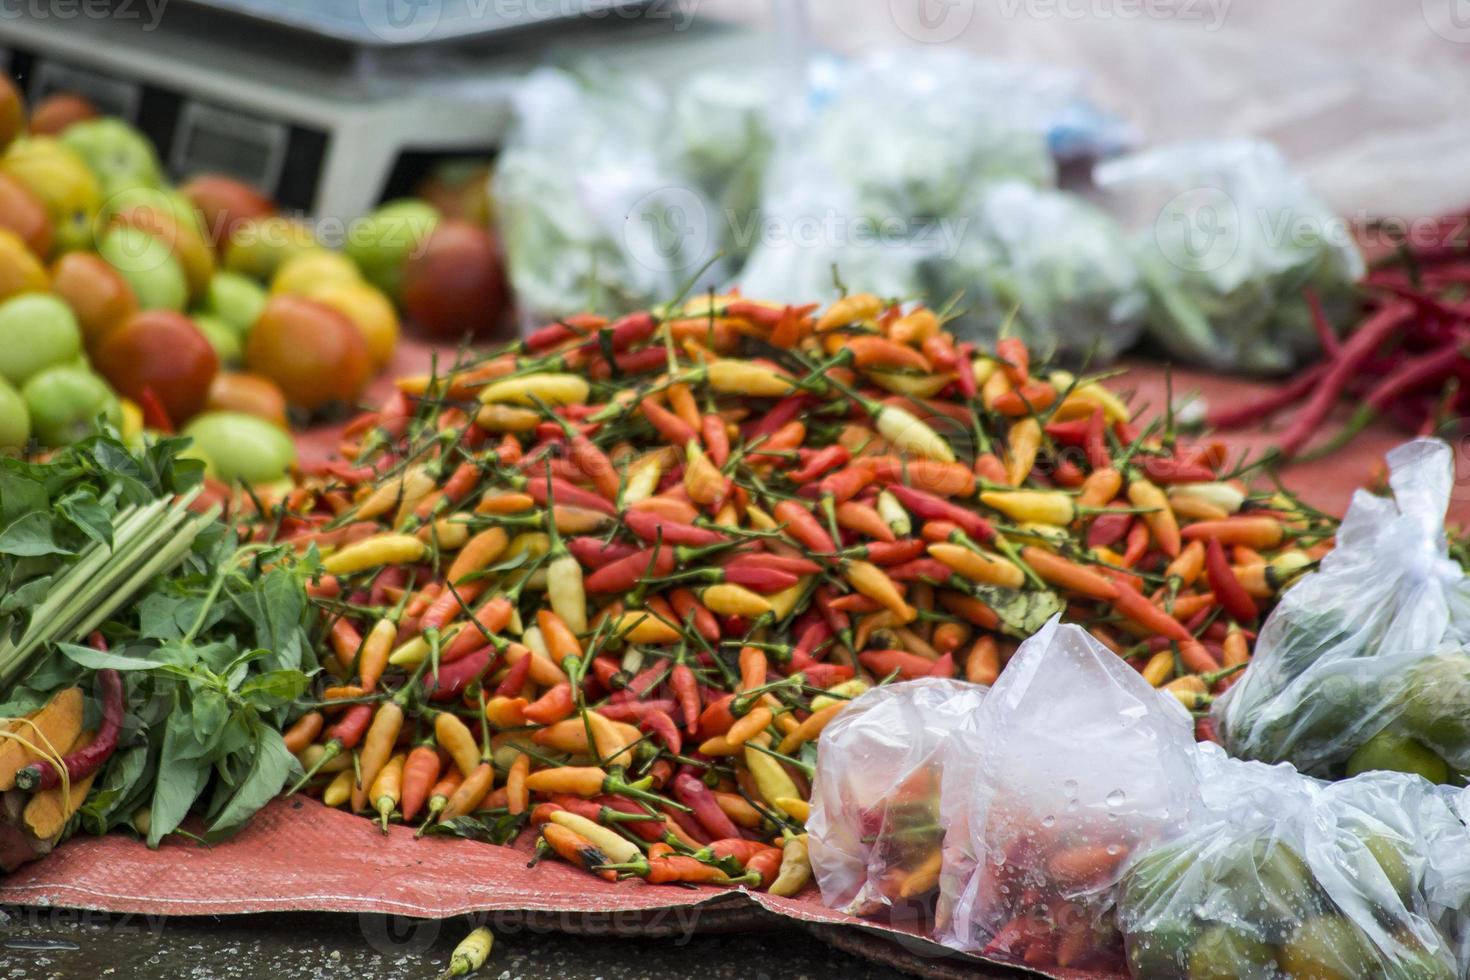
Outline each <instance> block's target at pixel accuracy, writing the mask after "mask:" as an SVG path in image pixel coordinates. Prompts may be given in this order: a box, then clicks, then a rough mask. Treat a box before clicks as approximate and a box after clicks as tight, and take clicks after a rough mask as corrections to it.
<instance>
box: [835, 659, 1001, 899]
mask: <svg viewBox="0 0 1470 980" xmlns="http://www.w3.org/2000/svg"><path fill="white" fill-rule="evenodd" d="M988 691H989V688H987V687H984V686H983V685H979V684H969V683H966V682H964V681H957V680H946V679H941V678H920V679H918V680H912V681H905V682H903V683H900V684H887V685H884V686H882V687H877V688H874V689H873V690H871V691H868V692H867V693H865V694H863V695H862V696H861V697H859V698H856V699H855V700H854V701H853V702H852V703H851V704H850V705H848V706H847V707H846V708H844V709H843V710H842V711H841V712H839V713H838V714H837V716H836V717H834V718H833V719H832V720H831V721H830V722H828V723H827V727H826V728H824V729H823V730H822V736H821V739H820V740H819V742H818V744H817V760H818V764H817V776H816V781H815V783H814V784H813V786H812V809H811V816H810V819H808V820H807V823H806V828H807V833H808V834H809V837H808V848H809V850H810V854H811V862H812V871H813V873H814V874H815V875H816V879H817V884H818V885H819V886H820V887H821V889H822V901H823V903H824V904H826V905H828V906H830V907H832V908H837V909H842V910H843V911H845V912H849V913H852V914H856V915H873V914H877V913H879V912H883V911H887V912H888V913H889V915H890V916H892V917H895V918H897V919H901V920H902V921H905V922H911V921H916V920H918V919H920V918H922V917H923V915H924V914H925V909H926V905H925V901H926V898H927V896H928V895H929V893H931V892H932V891H933V890H934V887H935V885H936V883H937V882H938V879H939V869H940V844H941V841H942V838H943V831H942V828H941V827H940V825H939V799H940V793H941V786H942V784H943V782H944V781H945V779H947V778H948V776H947V772H948V770H947V768H946V766H945V764H944V753H945V750H946V749H947V748H949V747H951V746H952V745H954V744H955V743H956V740H957V738H958V733H959V732H960V731H961V729H962V728H963V727H964V726H965V724H966V722H967V720H968V719H970V718H972V717H973V716H974V715H975V714H976V713H977V712H978V711H979V709H980V706H981V704H982V703H983V702H984V699H985V697H986V693H987V692H988Z"/></svg>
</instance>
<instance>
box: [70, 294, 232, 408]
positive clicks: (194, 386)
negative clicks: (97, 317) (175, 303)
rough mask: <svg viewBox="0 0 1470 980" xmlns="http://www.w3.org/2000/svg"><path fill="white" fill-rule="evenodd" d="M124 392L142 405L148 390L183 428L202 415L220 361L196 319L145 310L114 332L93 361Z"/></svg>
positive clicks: (161, 311)
mask: <svg viewBox="0 0 1470 980" xmlns="http://www.w3.org/2000/svg"><path fill="white" fill-rule="evenodd" d="M93 364H94V365H95V366H96V368H97V370H98V371H99V372H101V374H102V376H103V377H104V378H106V379H107V380H108V381H109V382H111V384H112V387H114V388H115V389H117V391H118V393H119V394H122V395H125V396H126V397H128V398H131V399H132V400H133V401H141V400H142V399H143V398H144V397H145V396H144V394H143V392H144V391H146V390H150V389H151V390H152V392H153V395H154V397H155V398H157V399H158V401H159V403H160V404H162V406H163V409H164V411H166V412H168V417H169V421H171V422H173V423H174V424H175V425H181V424H183V423H184V422H186V421H188V420H189V419H191V418H193V417H194V416H195V415H196V414H198V412H199V410H200V409H202V408H203V407H204V403H205V401H206V400H207V399H208V397H209V386H210V384H211V383H213V381H214V376H215V375H216V374H218V373H219V357H218V356H217V355H216V354H215V352H214V347H212V346H211V345H210V343H209V341H208V340H206V339H205V337H204V334H202V333H200V332H199V328H198V327H196V326H194V321H192V320H190V319H189V318H188V317H186V316H184V315H183V314H182V313H175V312H174V311H173V310H144V311H143V312H141V313H136V314H134V315H133V316H131V317H129V318H128V319H127V320H126V321H125V322H124V323H123V324H122V326H120V327H117V328H116V329H115V330H112V331H110V332H109V333H108V334H107V336H106V337H105V338H103V340H102V343H101V344H100V345H98V347H97V353H96V357H95V359H94V361H93Z"/></svg>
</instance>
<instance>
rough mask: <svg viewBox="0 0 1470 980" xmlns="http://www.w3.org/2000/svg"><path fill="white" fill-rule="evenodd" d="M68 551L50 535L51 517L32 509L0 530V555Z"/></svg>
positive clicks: (61, 553) (61, 552) (59, 553)
mask: <svg viewBox="0 0 1470 980" xmlns="http://www.w3.org/2000/svg"><path fill="white" fill-rule="evenodd" d="M69 553H70V551H69V549H67V548H63V547H62V546H60V545H58V544H57V543H56V539H55V538H54V537H52V535H51V517H50V515H49V514H44V513H41V512H39V511H32V512H31V513H29V514H25V515H23V516H21V517H19V518H17V519H16V520H15V521H14V522H13V523H12V524H10V525H9V526H7V527H6V528H5V529H4V530H3V531H0V555H31V556H33V555H65V554H69Z"/></svg>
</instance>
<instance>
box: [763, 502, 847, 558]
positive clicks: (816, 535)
mask: <svg viewBox="0 0 1470 980" xmlns="http://www.w3.org/2000/svg"><path fill="white" fill-rule="evenodd" d="M772 516H774V517H775V518H776V520H778V521H781V522H783V523H784V524H785V525H786V533H787V534H790V535H791V536H792V537H793V538H795V539H796V540H797V541H799V542H800V543H801V544H803V545H805V546H806V547H807V548H809V549H810V550H812V551H814V552H817V553H819V554H831V553H832V552H834V551H836V550H837V544H836V542H834V541H833V540H832V536H831V535H830V534H828V533H827V531H826V529H825V528H823V527H822V525H821V523H820V522H819V521H818V520H817V519H816V517H815V516H814V515H813V514H812V512H811V511H809V510H807V509H806V508H805V507H803V506H802V505H801V504H799V503H797V502H796V501H794V500H783V501H781V502H780V503H778V504H777V505H776V506H775V508H774V509H773V510H772Z"/></svg>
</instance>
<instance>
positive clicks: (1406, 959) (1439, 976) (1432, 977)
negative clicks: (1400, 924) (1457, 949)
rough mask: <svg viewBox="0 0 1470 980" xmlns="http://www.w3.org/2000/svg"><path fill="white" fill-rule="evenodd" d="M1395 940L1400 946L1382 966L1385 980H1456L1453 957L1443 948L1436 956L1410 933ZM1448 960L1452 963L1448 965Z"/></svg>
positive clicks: (1398, 936) (1385, 959)
mask: <svg viewBox="0 0 1470 980" xmlns="http://www.w3.org/2000/svg"><path fill="white" fill-rule="evenodd" d="M1393 938H1394V939H1395V940H1396V941H1397V942H1398V945H1397V946H1396V947H1394V950H1393V953H1392V955H1391V956H1385V957H1384V959H1383V963H1382V964H1381V966H1382V967H1383V976H1384V978H1385V980H1455V968H1454V965H1453V956H1452V955H1451V954H1450V953H1449V951H1448V950H1446V949H1443V948H1441V949H1440V950H1439V953H1438V954H1436V953H1435V952H1433V951H1431V950H1428V949H1426V948H1425V947H1424V944H1423V943H1422V942H1420V941H1419V939H1418V937H1416V936H1414V935H1413V934H1412V933H1409V932H1403V933H1399V934H1396V935H1395V936H1394V937H1393ZM1446 959H1449V960H1451V962H1450V963H1446V962H1445V960H1446Z"/></svg>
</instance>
